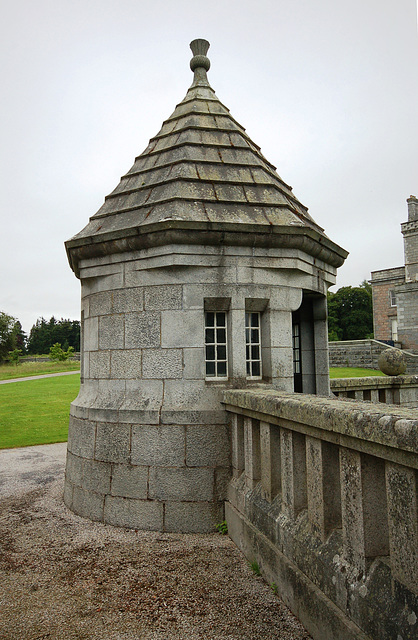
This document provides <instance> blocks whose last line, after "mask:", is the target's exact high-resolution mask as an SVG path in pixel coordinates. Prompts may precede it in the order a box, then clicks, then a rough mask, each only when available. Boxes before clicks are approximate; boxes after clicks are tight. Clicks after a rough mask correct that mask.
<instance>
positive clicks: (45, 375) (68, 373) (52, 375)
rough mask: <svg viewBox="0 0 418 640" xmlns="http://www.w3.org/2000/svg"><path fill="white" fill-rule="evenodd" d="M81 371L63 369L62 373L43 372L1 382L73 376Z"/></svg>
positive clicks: (1, 381) (0, 382)
mask: <svg viewBox="0 0 418 640" xmlns="http://www.w3.org/2000/svg"><path fill="white" fill-rule="evenodd" d="M77 373H80V371H62V372H60V373H42V374H40V375H39V376H27V377H26V378H11V380H0V384H10V383H11V382H27V381H28V380H40V379H41V378H57V377H58V376H73V375H76V374H77Z"/></svg>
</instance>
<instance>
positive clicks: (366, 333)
mask: <svg viewBox="0 0 418 640" xmlns="http://www.w3.org/2000/svg"><path fill="white" fill-rule="evenodd" d="M372 337H373V306H372V292H371V286H370V285H369V283H368V282H367V281H366V280H364V281H363V282H362V283H361V285H360V286H358V287H342V288H341V289H338V291H336V292H335V293H332V292H328V338H329V340H330V341H334V340H364V339H366V338H372Z"/></svg>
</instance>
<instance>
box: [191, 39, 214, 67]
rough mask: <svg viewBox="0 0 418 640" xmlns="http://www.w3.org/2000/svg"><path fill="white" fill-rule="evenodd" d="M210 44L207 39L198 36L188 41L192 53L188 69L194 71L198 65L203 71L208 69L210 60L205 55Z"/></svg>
mask: <svg viewBox="0 0 418 640" xmlns="http://www.w3.org/2000/svg"><path fill="white" fill-rule="evenodd" d="M209 47H210V44H209V42H208V41H207V40H203V39H202V38H198V39H197V40H193V42H191V43H190V49H191V50H192V53H193V58H192V59H191V60H190V69H191V70H192V71H194V70H195V69H198V68H199V67H203V69H205V71H209V69H210V60H209V58H207V57H206V54H207V52H208V49H209Z"/></svg>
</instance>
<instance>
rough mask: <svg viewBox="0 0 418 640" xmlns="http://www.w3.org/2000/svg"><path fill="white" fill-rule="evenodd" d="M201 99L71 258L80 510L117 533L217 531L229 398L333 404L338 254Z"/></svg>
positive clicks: (81, 237) (72, 486)
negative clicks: (283, 393) (286, 397)
mask: <svg viewBox="0 0 418 640" xmlns="http://www.w3.org/2000/svg"><path fill="white" fill-rule="evenodd" d="M191 48H192V52H193V58H192V60H191V63H190V66H191V69H192V71H193V74H194V78H193V83H192V85H191V87H190V89H189V91H188V92H187V95H186V97H185V98H184V100H183V101H182V102H181V103H180V104H179V105H178V106H177V107H176V109H175V111H174V112H173V114H172V115H171V116H170V117H169V118H168V119H167V120H166V121H165V122H164V123H163V125H162V128H161V130H160V132H159V133H158V134H157V135H156V136H155V137H154V138H152V139H151V140H150V143H149V145H148V147H147V148H146V149H145V151H144V152H143V153H142V154H141V155H140V156H138V157H137V158H136V160H135V163H134V165H133V167H132V168H131V169H130V170H129V171H128V173H127V174H126V175H124V176H123V177H122V179H121V181H120V183H119V185H118V186H117V187H116V189H115V190H114V191H113V192H112V193H111V194H110V195H109V196H107V197H106V199H105V202H104V204H103V206H102V207H101V208H100V209H99V211H98V212H97V213H96V214H95V215H94V216H92V218H91V219H90V221H89V223H88V224H87V226H86V227H85V228H84V229H83V230H82V231H81V232H80V233H78V234H77V235H76V236H74V237H73V238H72V239H71V240H69V241H68V242H67V243H66V248H67V253H68V258H69V262H70V265H71V267H72V269H73V270H74V272H75V274H76V275H77V277H78V278H80V280H81V288H82V346H81V350H82V362H81V367H82V382H81V387H80V393H79V395H78V397H77V398H76V400H75V401H74V402H73V403H72V405H71V415H70V427H69V438H68V459H67V469H66V482H65V502H66V504H67V505H68V506H69V507H70V508H71V509H72V510H73V511H75V512H76V513H78V514H80V515H83V516H87V517H89V518H92V519H95V520H100V521H103V522H107V523H110V524H115V525H122V526H129V527H135V528H141V529H156V530H165V531H210V530H211V529H212V528H213V525H214V523H216V522H219V521H220V520H222V518H223V500H224V498H225V487H226V483H227V480H228V478H229V475H230V444H229V436H228V425H227V418H226V413H225V410H224V407H223V405H222V403H221V398H222V392H223V390H224V389H225V388H228V387H238V386H239V387H245V386H254V385H263V386H266V387H276V388H279V389H283V390H287V391H293V390H297V391H304V392H310V393H324V394H326V393H328V391H329V386H328V385H329V382H328V357H327V334H326V290H327V287H328V286H329V285H330V284H333V283H334V282H335V274H336V268H337V267H339V266H340V265H341V264H342V263H343V262H344V259H345V258H346V256H347V253H346V252H345V251H344V250H343V249H341V248H340V247H339V246H337V245H336V244H335V243H333V242H332V241H331V240H329V239H328V238H327V236H326V235H325V234H324V231H323V229H322V228H321V227H319V226H318V225H317V224H316V223H315V222H314V220H312V218H311V217H310V215H309V213H308V210H307V209H306V207H305V206H303V205H302V204H301V203H300V202H299V200H298V199H297V198H296V197H295V195H294V194H293V191H292V189H291V187H289V186H288V185H287V184H286V183H285V182H284V181H283V180H282V179H281V178H280V177H279V175H278V174H277V173H276V170H275V167H274V166H273V165H271V164H270V163H269V162H268V161H267V160H266V159H265V158H264V156H263V155H262V154H261V152H260V149H259V147H258V146H257V145H255V144H254V143H253V142H252V141H251V140H250V138H249V137H248V136H247V134H246V132H245V129H243V127H242V126H241V125H240V124H238V122H236V120H234V118H233V117H232V116H231V114H230V113H229V110H228V109H227V108H226V107H225V106H224V105H223V104H222V103H221V102H220V101H219V99H218V98H217V96H216V95H215V92H214V91H213V89H212V88H211V86H210V84H209V82H208V80H207V71H208V69H209V67H210V63H209V59H208V58H207V56H206V54H207V51H208V48H209V43H208V42H207V41H205V40H194V41H193V42H192V43H191Z"/></svg>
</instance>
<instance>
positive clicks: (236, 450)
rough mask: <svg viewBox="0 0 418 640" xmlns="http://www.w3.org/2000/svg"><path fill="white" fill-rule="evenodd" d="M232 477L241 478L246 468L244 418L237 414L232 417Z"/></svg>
mask: <svg viewBox="0 0 418 640" xmlns="http://www.w3.org/2000/svg"><path fill="white" fill-rule="evenodd" d="M231 440H232V477H233V478H239V476H240V475H241V474H242V472H243V471H244V468H245V459H244V418H243V417H242V416H241V415H238V414H237V413H233V414H232V415H231Z"/></svg>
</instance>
